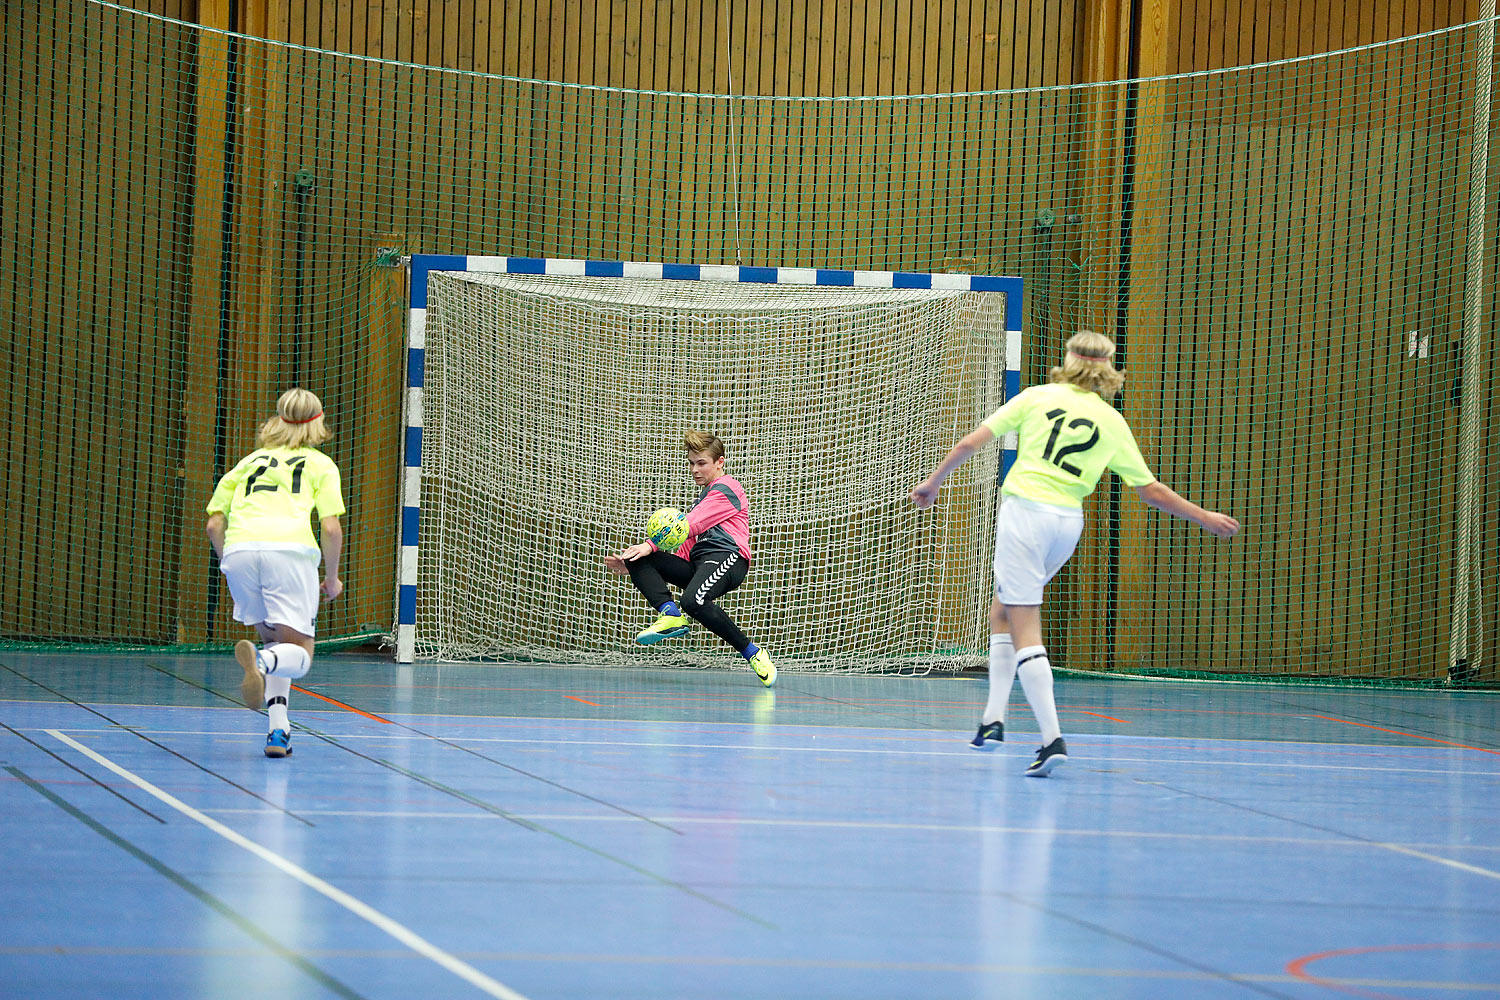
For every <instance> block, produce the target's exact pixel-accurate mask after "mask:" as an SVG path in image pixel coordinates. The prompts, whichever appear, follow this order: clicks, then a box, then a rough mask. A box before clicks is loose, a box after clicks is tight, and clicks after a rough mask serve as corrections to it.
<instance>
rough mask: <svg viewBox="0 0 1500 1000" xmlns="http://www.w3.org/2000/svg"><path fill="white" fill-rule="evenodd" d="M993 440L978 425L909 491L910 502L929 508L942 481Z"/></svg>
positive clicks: (989, 434) (984, 429)
mask: <svg viewBox="0 0 1500 1000" xmlns="http://www.w3.org/2000/svg"><path fill="white" fill-rule="evenodd" d="M993 440H995V434H994V432H993V431H991V430H990V429H989V428H988V427H985V426H983V425H980V426H978V427H976V428H974V429H973V430H972V431H970V432H969V433H967V434H965V435H964V436H963V437H961V438H959V439H958V444H956V445H954V446H953V448H952V449H951V450H950V451H949V452H948V456H947V457H946V458H944V459H943V460H942V461H941V462H939V463H938V467H937V468H936V469H933V470H932V475H930V476H928V477H927V478H926V479H924V480H922V481H921V482H920V483H918V484H917V486H916V488H915V489H913V490H912V491H911V502H912V503H914V504H916V505H917V506H918V507H931V506H932V504H933V502H934V501H935V500H937V495H938V490H939V489H940V488H942V485H943V480H944V479H947V478H948V475H949V474H950V473H951V472H953V470H954V469H956V468H958V467H959V466H960V465H963V464H964V463H965V462H967V461H968V460H969V458H970V456H972V455H973V454H974V453H975V452H977V451H979V450H980V449H981V448H983V447H984V446H985V445H987V444H989V443H990V442H991V441H993Z"/></svg>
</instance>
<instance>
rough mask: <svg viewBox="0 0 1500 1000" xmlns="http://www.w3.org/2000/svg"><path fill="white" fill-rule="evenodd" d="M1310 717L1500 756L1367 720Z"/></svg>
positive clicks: (1499, 751) (1321, 716) (1480, 748)
mask: <svg viewBox="0 0 1500 1000" xmlns="http://www.w3.org/2000/svg"><path fill="white" fill-rule="evenodd" d="M1308 718H1312V719H1327V720H1328V721H1329V722H1342V723H1343V724H1344V725H1346V726H1360V727H1363V728H1365V729H1373V730H1375V731H1376V732H1381V733H1392V734H1394V735H1396V736H1406V737H1410V738H1411V739H1414V740H1427V741H1428V742H1429V743H1441V744H1443V745H1444V746H1450V747H1458V748H1459V749H1461V750H1478V751H1479V752H1480V753H1492V754H1494V755H1495V756H1497V757H1500V750H1486V749H1485V748H1484V747H1471V746H1469V744H1467V743H1454V742H1453V741H1452V740H1440V739H1438V738H1437V737H1436V736H1422V735H1420V734H1418V733H1406V732H1402V731H1401V730H1399V729H1386V728H1385V727H1384V726H1372V725H1370V724H1369V723H1368V722H1350V721H1349V720H1348V719H1337V718H1334V717H1333V716H1331V715H1310V716H1308Z"/></svg>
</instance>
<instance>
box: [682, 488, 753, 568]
mask: <svg viewBox="0 0 1500 1000" xmlns="http://www.w3.org/2000/svg"><path fill="white" fill-rule="evenodd" d="M687 519H688V538H687V541H685V542H683V543H682V544H681V545H679V546H678V547H677V555H679V556H681V557H682V558H684V559H691V558H692V552H693V550H694V549H697V550H698V551H699V554H701V555H707V554H708V553H710V552H733V551H735V550H736V549H738V550H739V552H740V554H741V555H742V556H744V557H745V558H746V559H747V560H748V559H750V558H751V552H750V498H749V497H748V496H746V495H745V488H744V487H743V486H741V485H740V481H739V480H738V479H736V478H734V477H733V476H720V477H719V478H718V479H715V480H714V481H713V482H711V483H709V484H708V485H707V486H705V487H704V488H703V493H702V494H701V495H700V496H699V497H698V499H697V501H696V502H694V504H693V505H692V506H691V507H689V508H688V513H687Z"/></svg>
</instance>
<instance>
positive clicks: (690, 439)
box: [682, 431, 724, 458]
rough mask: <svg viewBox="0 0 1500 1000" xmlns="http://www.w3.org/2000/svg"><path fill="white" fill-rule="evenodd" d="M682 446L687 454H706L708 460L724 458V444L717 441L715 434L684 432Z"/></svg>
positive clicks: (717, 437)
mask: <svg viewBox="0 0 1500 1000" xmlns="http://www.w3.org/2000/svg"><path fill="white" fill-rule="evenodd" d="M682 446H683V447H684V448H686V449H687V450H688V452H689V453H691V452H695V451H706V452H708V457H709V458H723V457H724V442H723V441H720V440H719V436H718V435H717V434H713V433H711V432H709V431H686V432H684V433H683V435H682Z"/></svg>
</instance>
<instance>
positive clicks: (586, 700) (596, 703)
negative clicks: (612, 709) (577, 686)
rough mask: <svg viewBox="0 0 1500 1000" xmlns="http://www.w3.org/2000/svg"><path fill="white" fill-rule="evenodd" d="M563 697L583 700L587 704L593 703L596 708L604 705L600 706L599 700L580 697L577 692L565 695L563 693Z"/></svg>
mask: <svg viewBox="0 0 1500 1000" xmlns="http://www.w3.org/2000/svg"><path fill="white" fill-rule="evenodd" d="M563 697H564V698H572V699H573V700H574V701H581V702H583V703H584V704H585V705H593V706H594V707H595V708H600V707H602V706H600V704H599V703H598V702H597V701H589V700H588V699H587V698H580V697H578V696H577V695H576V694H565V695H563Z"/></svg>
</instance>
